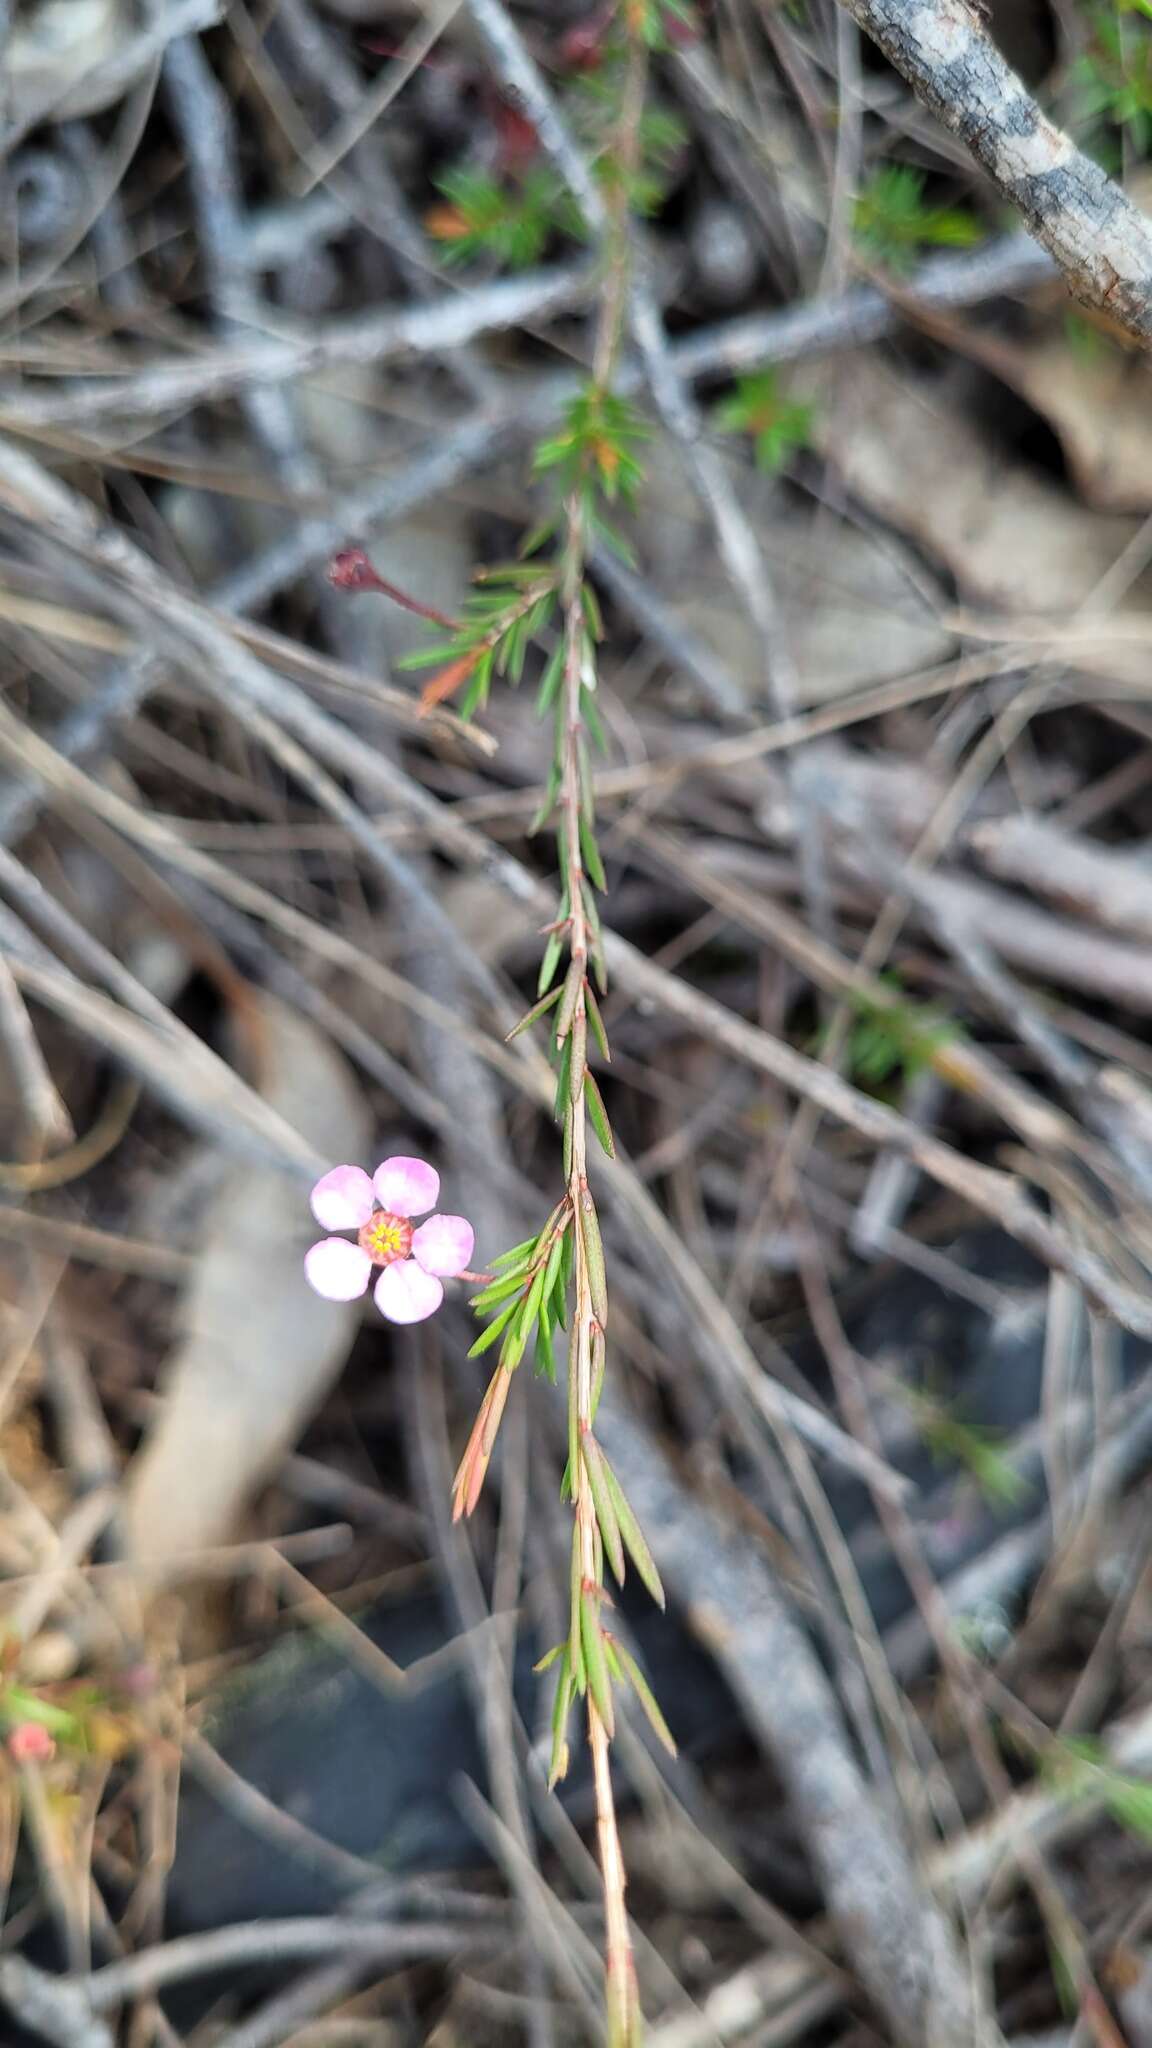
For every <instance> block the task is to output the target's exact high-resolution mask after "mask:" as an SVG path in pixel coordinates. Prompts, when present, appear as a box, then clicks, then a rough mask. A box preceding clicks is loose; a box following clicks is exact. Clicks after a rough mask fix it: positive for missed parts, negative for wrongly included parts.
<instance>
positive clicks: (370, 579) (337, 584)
mask: <svg viewBox="0 0 1152 2048" xmlns="http://www.w3.org/2000/svg"><path fill="white" fill-rule="evenodd" d="M328 581H329V583H331V584H332V586H333V588H334V589H336V590H375V591H377V592H378V593H379V595H380V596H381V597H390V598H391V600H392V602H393V604H398V605H401V606H402V607H403V609H404V610H405V611H406V612H415V614H416V616H417V618H419V619H430V620H431V622H432V624H433V625H434V626H446V627H447V629H448V631H449V632H450V633H458V632H459V630H460V621H459V619H451V618H449V616H448V614H447V612H438V611H437V610H436V607H435V605H431V604H421V602H420V599H419V598H418V597H410V596H409V595H408V592H407V591H406V590H399V589H398V588H397V586H396V585H395V584H394V583H388V582H386V581H385V579H384V577H383V576H381V575H380V573H379V571H378V570H377V569H376V568H374V567H373V565H372V563H371V562H370V561H369V559H368V557H367V555H366V554H365V552H364V550H363V548H345V550H344V552H343V554H340V555H333V557H332V560H331V561H330V562H329V564H328Z"/></svg>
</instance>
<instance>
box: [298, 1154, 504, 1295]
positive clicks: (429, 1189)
mask: <svg viewBox="0 0 1152 2048" xmlns="http://www.w3.org/2000/svg"><path fill="white" fill-rule="evenodd" d="M439 1192H440V1176H439V1174H438V1173H437V1171H436V1169H435V1167H434V1166H429V1165H428V1162H427V1160H425V1159H405V1158H403V1157H399V1158H396V1159H386V1160H385V1161H384V1164H383V1165H382V1166H378V1167H377V1168H376V1171H375V1173H374V1174H373V1175H372V1177H371V1179H369V1177H368V1175H367V1174H366V1173H365V1171H364V1169H363V1167H362V1166H334V1167H333V1168H332V1171H331V1173H326V1174H325V1175H324V1178H323V1179H322V1180H318V1181H317V1183H316V1185H315V1187H314V1188H313V1190H312V1214H313V1215H314V1216H315V1218H316V1221H317V1223H322V1224H323V1225H324V1228H325V1229H326V1230H354V1231H355V1232H356V1241H355V1243H350V1242H349V1240H348V1239H347V1238H344V1237H325V1238H323V1239H322V1240H321V1242H320V1243H319V1244H314V1245H313V1246H312V1249H311V1251H310V1252H309V1253H308V1254H307V1257H306V1258H305V1260H304V1272H305V1274H306V1276H307V1279H308V1282H309V1285H310V1286H312V1287H314V1288H315V1289H316V1292H317V1294H322V1295H323V1296H324V1298H325V1300H326V1301H354V1300H355V1299H356V1296H357V1295H358V1294H366V1293H367V1291H368V1287H369V1284H370V1282H371V1279H372V1273H373V1269H374V1267H377V1266H382V1267H383V1271H382V1273H381V1275H380V1278H379V1279H378V1280H377V1282H376V1286H375V1289H374V1298H375V1302H376V1306H377V1308H378V1309H379V1311H380V1313H381V1315H382V1316H387V1318H388V1320H389V1322H390V1323H422V1322H423V1321H424V1318H425V1316H430V1315H434V1314H435V1312H436V1310H437V1309H438V1308H439V1306H440V1303H441V1302H442V1301H443V1299H444V1289H443V1287H442V1286H441V1285H440V1282H441V1280H452V1279H455V1277H456V1276H457V1274H459V1273H463V1272H465V1271H466V1270H467V1267H468V1261H469V1259H470V1258H471V1257H472V1245H473V1242H474V1239H473V1235H472V1225H471V1224H470V1223H467V1222H466V1221H465V1219H464V1217H463V1216H429V1218H428V1221H427V1222H426V1223H421V1224H420V1226H419V1228H417V1229H413V1226H412V1218H413V1216H423V1215H424V1213H425V1211H426V1210H428V1209H431V1208H432V1206H433V1204H434V1202H435V1200H436V1197H437V1195H438V1194H439Z"/></svg>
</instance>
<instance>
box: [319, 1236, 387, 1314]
mask: <svg viewBox="0 0 1152 2048" xmlns="http://www.w3.org/2000/svg"><path fill="white" fill-rule="evenodd" d="M304 1277H305V1279H306V1280H307V1282H308V1285H309V1287H314V1288H315V1290H316V1292H317V1294H322V1295H323V1296H324V1299H325V1301H355V1299H356V1296H357V1295H358V1294H367V1292H368V1282H369V1281H370V1280H371V1278H372V1261H371V1259H370V1258H369V1257H368V1254H367V1252H362V1251H361V1249H360V1247H359V1245H358V1244H350V1243H349V1242H348V1239H347V1238H346V1237H325V1238H323V1239H322V1240H321V1242H320V1243H319V1244H314V1245H313V1247H312V1249H311V1251H310V1252H306V1253H305V1254H304Z"/></svg>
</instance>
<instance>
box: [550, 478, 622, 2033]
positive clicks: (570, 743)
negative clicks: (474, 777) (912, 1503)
mask: <svg viewBox="0 0 1152 2048" xmlns="http://www.w3.org/2000/svg"><path fill="white" fill-rule="evenodd" d="M569 518H570V527H569V531H570V534H571V535H572V543H571V552H570V557H569V561H568V563H567V565H566V569H567V573H566V577H565V604H566V609H565V619H564V630H565V664H564V763H563V776H562V780H561V789H560V804H561V806H562V809H563V847H564V879H565V884H566V889H567V897H568V905H569V919H570V922H569V949H570V952H571V956H572V959H573V960H574V961H576V962H577V963H578V965H579V967H580V969H581V973H582V974H583V972H584V971H585V970H586V968H587V961H588V926H587V918H586V916H585V912H584V891H583V882H584V860H583V854H582V852H581V847H580V751H579V741H580V732H581V726H582V716H581V705H580V692H581V687H582V670H583V660H584V634H585V625H584V611H583V606H582V604H581V601H580V587H581V582H582V572H583V545H582V542H583V523H582V518H581V513H580V508H579V504H578V502H576V501H574V502H573V504H572V505H571V506H570V508H569ZM584 1011H585V997H584V987H583V983H581V988H580V993H579V995H578V996H577V998H576V1008H575V1012H574V1014H573V1022H572V1029H573V1030H576V1028H577V1019H580V1020H583V1017H584ZM581 1042H582V1043H583V1034H582V1033H581ZM574 1086H575V1088H576V1093H575V1095H574V1097H573V1100H572V1106H571V1117H572V1158H571V1171H570V1173H569V1177H568V1199H569V1203H570V1205H571V1212H572V1232H573V1237H574V1240H575V1252H576V1257H575V1266H574V1293H575V1299H574V1302H573V1308H572V1315H573V1339H574V1343H573V1352H574V1366H573V1369H574V1372H575V1379H576V1385H575V1409H576V1427H577V1441H582V1440H583V1437H584V1434H585V1432H586V1431H588V1430H590V1429H591V1427H592V1416H593V1410H594V1407H595V1403H594V1400H593V1350H594V1345H593V1339H594V1337H595V1335H596V1333H597V1331H598V1330H599V1323H598V1322H597V1319H596V1315H595V1313H594V1310H593V1306H592V1290H591V1286H590V1283H589V1277H588V1261H587V1257H586V1254H585V1249H584V1233H583V1226H582V1221H581V1219H582V1216H583V1213H584V1209H585V1207H586V1205H588V1204H589V1203H590V1202H591V1199H592V1198H591V1196H590V1194H589V1192H588V1158H587V1148H588V1128H587V1119H586V1115H585V1105H584V1075H583V1073H581V1074H580V1075H579V1076H576V1077H574ZM571 1485H572V1502H573V1511H574V1513H575V1517H576V1545H577V1554H578V1558H579V1570H580V1577H581V1579H582V1580H583V1582H584V1584H585V1585H586V1586H598V1585H599V1584H600V1578H601V1559H600V1546H599V1537H598V1530H597V1523H596V1508H595V1504H594V1502H593V1499H592V1490H591V1487H590V1486H589V1483H588V1475H587V1472H586V1470H585V1467H584V1461H583V1459H582V1458H580V1457H576V1458H574V1459H573V1461H572V1470H571ZM587 1707H588V1746H589V1748H590V1749H591V1752H592V1772H593V1782H594V1785H595V1792H596V1837H597V1846H598V1848H599V1852H600V1874H601V1878H602V1880H603V1885H604V1927H605V1954H606V1962H607V1987H608V2015H609V2040H610V2041H612V2042H617V2041H618V2042H619V2043H620V2044H624V2043H626V2042H628V2041H629V2040H630V2039H631V2038H632V2037H633V2034H634V2031H635V2028H634V2023H633V2022H634V2015H635V2013H636V1995H635V1981H636V1971H635V1965H634V1962H633V1959H632V1938H631V1935H630V1933H629V1930H628V1911H627V1907H626V1905H625V1885H626V1878H625V1871H624V1857H623V1854H622V1851H621V1848H620V1831H619V1827H618V1825H617V1820H616V1801H615V1795H614V1793H613V1790H612V1770H611V1763H610V1760H609V1733H608V1729H607V1728H606V1727H605V1725H604V1721H603V1718H602V1716H601V1714H600V1711H599V1709H598V1707H597V1706H596V1703H595V1701H594V1700H593V1698H592V1695H591V1692H590V1691H589V1694H588V1699H587Z"/></svg>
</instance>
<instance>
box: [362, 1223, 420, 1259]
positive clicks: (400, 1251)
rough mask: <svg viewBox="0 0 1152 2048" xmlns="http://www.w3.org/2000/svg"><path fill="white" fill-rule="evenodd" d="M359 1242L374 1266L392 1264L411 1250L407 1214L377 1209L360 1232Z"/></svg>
mask: <svg viewBox="0 0 1152 2048" xmlns="http://www.w3.org/2000/svg"><path fill="white" fill-rule="evenodd" d="M359 1244H360V1248H361V1250H362V1251H366V1252H367V1254H368V1257H369V1258H370V1259H371V1261H372V1263H373V1265H374V1266H394V1265H395V1264H396V1261H397V1259H406V1258H407V1257H408V1256H409V1254H410V1252H411V1250H412V1225H411V1223H410V1222H409V1220H408V1218H407V1216H394V1215H393V1214H392V1211H391V1209H377V1211H376V1214H375V1215H374V1216H372V1217H370V1218H369V1220H368V1222H367V1223H366V1224H365V1225H364V1227H363V1229H362V1230H361V1232H360V1237H359Z"/></svg>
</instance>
